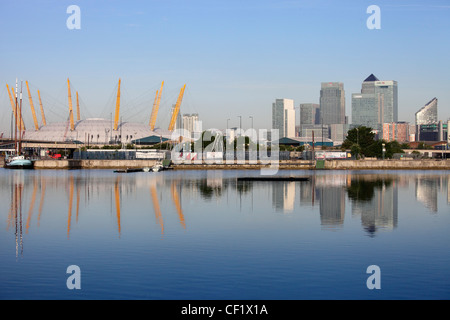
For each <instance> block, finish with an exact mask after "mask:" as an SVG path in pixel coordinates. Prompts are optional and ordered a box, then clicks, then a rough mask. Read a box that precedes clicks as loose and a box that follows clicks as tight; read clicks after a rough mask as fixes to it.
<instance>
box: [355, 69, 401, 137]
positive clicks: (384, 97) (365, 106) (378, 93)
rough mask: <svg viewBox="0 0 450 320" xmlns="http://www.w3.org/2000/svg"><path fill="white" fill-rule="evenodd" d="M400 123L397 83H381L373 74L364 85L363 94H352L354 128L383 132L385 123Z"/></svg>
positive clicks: (390, 81) (391, 81)
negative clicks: (364, 127) (361, 127)
mask: <svg viewBox="0 0 450 320" xmlns="http://www.w3.org/2000/svg"><path fill="white" fill-rule="evenodd" d="M396 122H398V85H397V81H393V80H389V81H380V80H379V79H378V78H377V77H376V76H374V75H373V74H371V75H370V76H368V77H367V78H366V79H365V80H364V81H363V83H362V86H361V93H354V94H352V126H353V127H356V126H366V127H370V128H372V129H374V130H375V131H382V129H383V123H396Z"/></svg>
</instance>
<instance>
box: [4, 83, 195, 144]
mask: <svg viewBox="0 0 450 320" xmlns="http://www.w3.org/2000/svg"><path fill="white" fill-rule="evenodd" d="M120 82H121V81H120V79H119V83H118V87H117V100H116V109H115V117H114V120H113V119H109V120H108V119H103V118H87V119H84V120H81V119H80V109H79V102H78V92H76V102H77V103H76V113H77V117H76V118H75V116H74V113H75V110H74V108H73V106H72V93H71V89H70V81H69V79H67V88H68V102H69V103H68V105H69V110H68V111H69V118H68V120H67V121H63V122H55V123H46V121H45V116H44V111H43V108H42V103H41V100H40V95H39V102H40V106H41V112H42V119H43V124H44V125H43V126H41V127H39V125H38V123H37V117H36V111H35V109H34V106H33V103H32V98H31V95H30V93H29V92H30V91H29V87H28V82H27V83H26V84H27V89H28V96H29V100H30V107H31V109H32V113H33V118H34V124H35V130H30V129H28V130H26V131H25V133H24V136H23V138H22V139H23V140H26V141H36V142H49V143H57V142H74V143H81V144H99V145H103V144H119V143H121V144H129V143H133V141H134V140H138V139H143V138H147V137H152V136H157V137H161V140H162V138H164V140H167V139H169V140H170V138H171V133H172V132H173V130H174V128H175V124H176V119H177V117H178V115H179V110H180V105H181V101H182V99H183V95H184V90H185V87H186V85H184V86H183V87H182V88H181V90H180V93H179V95H178V99H177V102H176V104H175V106H174V107H173V109H172V117H171V120H170V124H169V127H168V129H167V130H162V129H159V128H155V123H156V117H157V114H158V109H159V104H160V100H161V93H162V90H163V86H164V81H163V82H162V83H161V88H160V89H159V90H157V91H156V95H155V99H154V103H153V109H152V113H151V117H150V122H149V124H144V123H138V122H122V121H119V118H120V117H119V114H120ZM8 92H9V88H8ZM13 93H14V92H13ZM10 99H11V105H12V106H13V109H14V102H13V100H12V96H11V95H10ZM111 118H112V117H111ZM152 129H153V130H152ZM156 140H157V139H156Z"/></svg>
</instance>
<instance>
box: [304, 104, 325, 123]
mask: <svg viewBox="0 0 450 320" xmlns="http://www.w3.org/2000/svg"><path fill="white" fill-rule="evenodd" d="M302 124H320V105H319V104H317V103H302V104H300V126H301V125H302Z"/></svg>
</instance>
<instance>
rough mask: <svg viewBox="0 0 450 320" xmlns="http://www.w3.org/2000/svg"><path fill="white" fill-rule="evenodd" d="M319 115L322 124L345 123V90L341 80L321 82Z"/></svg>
mask: <svg viewBox="0 0 450 320" xmlns="http://www.w3.org/2000/svg"><path fill="white" fill-rule="evenodd" d="M320 117H321V123H322V124H344V123H345V92H344V84H343V83H342V82H322V85H321V89H320Z"/></svg>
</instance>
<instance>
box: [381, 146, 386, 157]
mask: <svg viewBox="0 0 450 320" xmlns="http://www.w3.org/2000/svg"><path fill="white" fill-rule="evenodd" d="M381 146H382V147H383V149H382V152H383V160H384V155H385V153H386V148H385V147H386V145H385V144H384V143H383V144H381Z"/></svg>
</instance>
